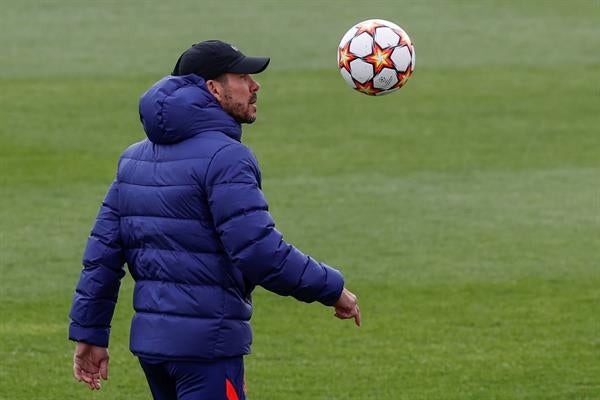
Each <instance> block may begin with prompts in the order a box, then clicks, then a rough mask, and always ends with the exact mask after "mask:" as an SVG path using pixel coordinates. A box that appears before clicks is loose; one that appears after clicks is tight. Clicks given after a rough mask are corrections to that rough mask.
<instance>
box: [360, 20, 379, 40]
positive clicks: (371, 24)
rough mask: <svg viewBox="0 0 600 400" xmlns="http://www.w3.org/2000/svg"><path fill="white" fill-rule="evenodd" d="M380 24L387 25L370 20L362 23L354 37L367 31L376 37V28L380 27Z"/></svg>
mask: <svg viewBox="0 0 600 400" xmlns="http://www.w3.org/2000/svg"><path fill="white" fill-rule="evenodd" d="M380 26H385V25H382V24H380V23H379V22H377V21H368V22H365V23H364V24H360V25H359V26H358V31H356V33H355V34H354V37H356V36H358V35H360V34H361V33H363V32H367V33H368V34H369V35H371V36H372V37H375V29H377V28H379V27H380Z"/></svg>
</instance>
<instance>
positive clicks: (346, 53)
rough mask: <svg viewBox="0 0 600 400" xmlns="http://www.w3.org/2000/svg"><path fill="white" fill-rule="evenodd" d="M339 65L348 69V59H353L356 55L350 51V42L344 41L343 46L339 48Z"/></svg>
mask: <svg viewBox="0 0 600 400" xmlns="http://www.w3.org/2000/svg"><path fill="white" fill-rule="evenodd" d="M338 55H339V63H338V64H339V67H340V68H345V69H346V71H350V61H352V60H355V59H356V56H355V55H354V54H352V53H351V52H350V42H348V43H346V44H345V45H344V47H342V48H341V49H339V53H338Z"/></svg>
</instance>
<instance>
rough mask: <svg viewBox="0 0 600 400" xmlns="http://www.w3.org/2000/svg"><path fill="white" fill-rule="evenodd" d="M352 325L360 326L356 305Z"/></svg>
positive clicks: (358, 311)
mask: <svg viewBox="0 0 600 400" xmlns="http://www.w3.org/2000/svg"><path fill="white" fill-rule="evenodd" d="M354 323H356V326H360V309H359V308H358V305H357V306H356V307H355V308H354Z"/></svg>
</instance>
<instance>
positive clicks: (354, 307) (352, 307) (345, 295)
mask: <svg viewBox="0 0 600 400" xmlns="http://www.w3.org/2000/svg"><path fill="white" fill-rule="evenodd" d="M333 307H334V308H335V316H336V317H338V318H339V319H349V318H354V322H355V323H356V326H360V309H359V308H358V299H357V298H356V296H355V295H354V294H353V293H352V292H351V291H349V290H348V289H346V288H344V290H342V295H341V296H340V298H339V299H338V301H337V302H336V303H335V304H334V305H333Z"/></svg>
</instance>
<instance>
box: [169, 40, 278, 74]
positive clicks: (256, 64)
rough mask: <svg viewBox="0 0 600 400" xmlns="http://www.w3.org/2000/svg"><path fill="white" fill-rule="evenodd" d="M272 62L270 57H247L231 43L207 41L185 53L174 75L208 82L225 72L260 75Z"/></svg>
mask: <svg viewBox="0 0 600 400" xmlns="http://www.w3.org/2000/svg"><path fill="white" fill-rule="evenodd" d="M270 60H271V59H270V58H269V57H247V56H245V55H244V54H243V53H242V52H241V51H239V50H238V49H237V48H236V47H235V46H232V45H230V44H229V43H225V42H222V41H220V40H207V41H205V42H200V43H196V44H195V45H193V46H192V47H190V48H189V49H187V50H186V51H184V52H183V54H182V55H181V57H179V60H177V64H175V68H174V69H173V73H172V75H175V76H179V75H189V74H196V75H200V76H201V77H203V78H204V79H205V80H208V79H215V78H216V77H217V76H219V75H221V74H223V73H225V72H232V73H235V74H258V73H259V72H262V71H264V70H265V68H267V65H269V61H270Z"/></svg>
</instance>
